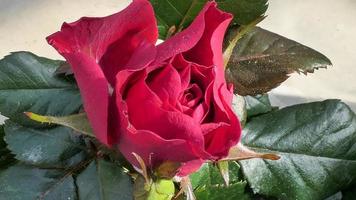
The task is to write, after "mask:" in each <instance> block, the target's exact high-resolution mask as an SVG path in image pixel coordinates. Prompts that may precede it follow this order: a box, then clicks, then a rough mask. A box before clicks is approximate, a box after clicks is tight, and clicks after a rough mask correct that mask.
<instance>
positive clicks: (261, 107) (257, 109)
mask: <svg viewBox="0 0 356 200" xmlns="http://www.w3.org/2000/svg"><path fill="white" fill-rule="evenodd" d="M245 102H246V109H247V117H248V118H250V117H253V116H256V115H260V114H264V113H268V112H270V111H272V108H273V107H272V105H271V102H270V101H269V98H268V95H267V94H263V95H257V96H245Z"/></svg>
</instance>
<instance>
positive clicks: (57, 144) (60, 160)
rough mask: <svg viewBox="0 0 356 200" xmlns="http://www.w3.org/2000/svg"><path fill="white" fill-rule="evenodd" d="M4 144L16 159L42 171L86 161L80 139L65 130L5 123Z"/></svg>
mask: <svg viewBox="0 0 356 200" xmlns="http://www.w3.org/2000/svg"><path fill="white" fill-rule="evenodd" d="M5 141H6V143H7V144H8V148H9V149H10V150H11V152H12V153H13V154H15V155H16V159H18V160H20V161H23V162H25V163H29V164H31V165H36V166H41V167H67V166H71V165H73V164H77V163H78V162H80V161H82V160H83V159H85V158H86V157H87V149H86V147H85V145H84V142H83V141H82V139H81V138H80V137H79V136H78V135H75V134H73V131H72V130H71V129H69V128H65V127H54V128H48V129H33V128H28V127H25V126H21V125H19V124H16V123H14V122H12V121H10V120H7V121H6V123H5Z"/></svg>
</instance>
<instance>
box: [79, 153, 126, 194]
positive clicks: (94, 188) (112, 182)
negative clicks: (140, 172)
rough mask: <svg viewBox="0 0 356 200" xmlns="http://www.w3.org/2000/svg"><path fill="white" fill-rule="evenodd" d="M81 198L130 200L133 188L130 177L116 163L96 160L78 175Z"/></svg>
mask: <svg viewBox="0 0 356 200" xmlns="http://www.w3.org/2000/svg"><path fill="white" fill-rule="evenodd" d="M77 186H78V195H79V200H128V199H132V196H133V189H132V182H131V180H130V177H129V176H128V175H127V174H125V173H124V172H123V169H122V168H121V167H119V166H118V165H116V164H114V163H110V162H107V161H104V160H96V161H93V162H92V163H90V164H89V166H88V167H87V168H86V169H85V170H84V171H83V172H82V173H81V174H79V175H78V177H77Z"/></svg>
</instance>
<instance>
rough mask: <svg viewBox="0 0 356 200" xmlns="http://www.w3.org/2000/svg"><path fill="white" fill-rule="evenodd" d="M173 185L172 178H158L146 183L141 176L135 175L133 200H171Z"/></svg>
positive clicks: (173, 191)
mask: <svg viewBox="0 0 356 200" xmlns="http://www.w3.org/2000/svg"><path fill="white" fill-rule="evenodd" d="M174 193H175V187H174V183H173V181H172V180H167V179H159V180H156V181H155V182H151V183H147V182H145V179H144V178H143V177H142V176H139V177H137V179H136V181H135V185H134V199H135V200H171V199H172V198H173V197H174Z"/></svg>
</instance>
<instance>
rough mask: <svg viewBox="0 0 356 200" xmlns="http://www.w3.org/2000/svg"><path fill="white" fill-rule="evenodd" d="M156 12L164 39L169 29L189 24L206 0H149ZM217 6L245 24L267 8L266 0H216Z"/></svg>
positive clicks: (236, 21) (178, 28)
mask: <svg viewBox="0 0 356 200" xmlns="http://www.w3.org/2000/svg"><path fill="white" fill-rule="evenodd" d="M150 1H151V3H152V5H153V8H154V10H155V13H156V18H157V21H158V29H159V33H160V38H161V39H165V38H166V37H167V35H168V36H169V35H170V34H169V33H168V32H169V31H168V30H169V29H170V28H171V27H173V26H174V27H176V31H178V32H179V31H181V30H182V29H184V28H186V27H187V26H189V25H190V23H191V22H192V21H193V20H194V19H195V17H196V16H197V15H198V13H199V12H200V11H201V10H202V8H203V7H204V5H205V4H206V2H208V0H184V1H181V0H150ZM216 2H217V3H218V7H219V8H220V9H222V10H224V11H226V12H230V13H232V14H233V15H234V19H233V23H232V24H238V25H247V24H249V23H251V22H252V21H254V20H255V19H256V18H258V17H260V16H262V15H263V14H264V13H265V12H266V10H267V7H268V6H267V0H234V1H231V0H217V1H216Z"/></svg>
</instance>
